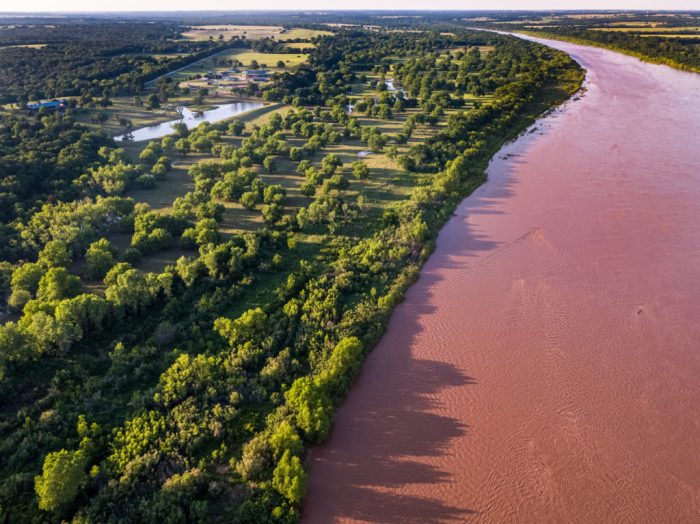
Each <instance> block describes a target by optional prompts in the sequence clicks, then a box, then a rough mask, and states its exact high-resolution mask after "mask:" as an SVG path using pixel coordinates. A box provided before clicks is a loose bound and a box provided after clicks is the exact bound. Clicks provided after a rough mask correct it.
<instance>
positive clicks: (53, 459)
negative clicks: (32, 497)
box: [34, 449, 87, 514]
mask: <svg viewBox="0 0 700 524" xmlns="http://www.w3.org/2000/svg"><path fill="white" fill-rule="evenodd" d="M86 466H87V457H86V456H85V452H84V451H83V450H78V451H68V450H65V449H62V450H61V451H56V452H53V453H49V454H48V455H46V458H45V459H44V465H43V468H42V474H41V475H39V476H36V477H35V478H34V489H35V491H36V494H37V496H38V497H39V508H41V509H43V510H45V511H51V512H53V513H56V514H60V513H61V512H62V511H63V510H64V509H65V507H66V506H67V505H68V504H70V503H71V502H73V500H74V499H75V497H76V496H77V495H78V493H79V492H80V490H81V488H82V487H83V485H84V484H85V480H86V474H85V467H86Z"/></svg>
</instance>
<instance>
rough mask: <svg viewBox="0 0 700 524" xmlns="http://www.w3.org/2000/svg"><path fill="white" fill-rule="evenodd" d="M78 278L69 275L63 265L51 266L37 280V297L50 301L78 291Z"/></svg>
mask: <svg viewBox="0 0 700 524" xmlns="http://www.w3.org/2000/svg"><path fill="white" fill-rule="evenodd" d="M80 288H81V285H80V278H78V277H76V276H75V275H71V274H70V273H69V272H68V270H67V269H66V268H64V267H52V268H50V269H49V270H48V271H47V272H46V274H45V275H44V276H43V277H41V280H40V281H39V289H38V290H37V294H36V296H37V298H39V299H41V300H43V301H46V302H50V301H53V300H59V299H62V298H69V297H73V296H75V295H77V294H78V293H80Z"/></svg>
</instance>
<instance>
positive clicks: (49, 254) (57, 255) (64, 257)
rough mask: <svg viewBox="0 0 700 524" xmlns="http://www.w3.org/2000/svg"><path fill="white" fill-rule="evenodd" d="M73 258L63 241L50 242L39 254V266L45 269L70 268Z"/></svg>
mask: <svg viewBox="0 0 700 524" xmlns="http://www.w3.org/2000/svg"><path fill="white" fill-rule="evenodd" d="M72 261H73V256H72V254H71V252H70V251H69V249H68V247H67V246H66V243H65V242H62V241H61V240H49V241H48V242H47V243H46V245H45V246H44V249H42V250H41V253H39V260H38V262H39V264H41V265H42V266H44V267H47V268H48V267H68V266H70V264H71V262H72Z"/></svg>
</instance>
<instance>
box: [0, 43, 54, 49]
mask: <svg viewBox="0 0 700 524" xmlns="http://www.w3.org/2000/svg"><path fill="white" fill-rule="evenodd" d="M47 45H48V44H15V45H5V46H0V50H2V49H3V48H7V47H26V48H27V49H43V48H45V47H46V46H47Z"/></svg>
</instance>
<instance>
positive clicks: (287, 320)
mask: <svg viewBox="0 0 700 524" xmlns="http://www.w3.org/2000/svg"><path fill="white" fill-rule="evenodd" d="M440 23H442V22H440ZM425 24H426V22H425V20H421V22H420V24H419V25H420V27H423V26H424V25H425ZM144 25H145V24H144ZM59 27H63V28H64V29H65V30H64V31H62V32H61V34H64V35H65V34H68V33H70V32H71V31H70V28H71V26H70V25H65V26H64V24H60V25H59ZM110 27H111V30H112V31H117V32H118V31H119V29H118V27H117V26H116V25H114V26H110ZM139 27H140V26H139ZM441 28H442V27H441V26H440V25H439V23H438V21H436V22H435V29H436V30H435V31H411V32H402V31H382V30H378V29H373V30H366V29H362V28H354V29H353V28H351V29H337V30H336V33H335V34H334V35H332V36H326V37H323V38H322V39H321V40H320V41H319V42H318V44H319V45H318V46H317V47H315V48H313V50H312V53H311V56H310V59H309V62H308V63H306V64H302V65H300V66H297V67H296V68H294V69H292V70H288V71H285V72H283V73H280V74H276V75H275V77H274V79H273V81H272V82H270V83H269V84H267V85H265V86H264V87H263V88H262V93H261V98H262V99H264V100H267V101H271V102H275V103H277V104H279V106H277V107H280V108H284V111H283V112H278V113H273V114H271V116H270V117H269V118H267V119H266V121H265V122H264V123H261V124H260V125H254V126H246V124H245V123H244V122H243V121H242V120H240V119H233V120H228V121H222V122H219V123H216V124H208V123H204V124H202V125H200V126H199V127H198V128H196V129H194V130H187V128H186V127H185V126H184V125H182V126H176V128H175V129H174V131H175V132H174V134H173V135H172V136H168V137H165V138H163V139H162V140H155V141H151V142H149V143H146V144H143V147H142V148H141V149H140V150H139V152H138V158H134V156H133V154H129V152H128V151H125V148H124V147H123V144H118V143H115V142H114V140H112V139H111V138H110V137H108V136H106V135H105V134H103V133H100V132H98V131H96V130H94V129H89V128H87V127H85V126H83V125H80V124H78V123H76V121H75V119H74V118H73V117H72V115H71V111H70V110H69V111H67V112H66V114H65V115H59V114H42V113H40V114H38V115H26V114H23V113H22V112H15V113H8V114H4V115H3V116H1V117H0V183H1V184H2V187H1V189H0V204H1V205H0V212H1V213H2V215H0V221H1V224H2V230H1V231H0V247H1V249H0V257H2V260H3V261H2V262H0V286H1V287H2V290H1V291H2V296H3V297H4V302H5V303H4V304H3V307H4V308H7V309H8V312H9V316H5V317H4V318H3V324H2V325H1V326H0V397H1V398H2V399H3V402H2V403H1V404H2V407H1V408H0V456H2V457H3V460H2V461H1V462H0V519H2V521H4V522H29V521H33V522H59V521H62V520H63V521H72V522H96V523H97V522H100V523H106V522H158V521H164V522H251V523H253V522H255V523H261V522H295V521H297V520H298V518H299V516H300V509H301V503H302V501H303V498H304V494H305V484H306V478H307V475H308V471H307V466H306V463H305V450H306V449H307V448H308V446H310V445H313V444H315V443H318V442H320V441H322V440H324V439H325V438H326V437H327V435H328V434H329V431H330V430H331V426H332V421H333V412H334V406H336V405H337V404H338V402H339V401H340V400H341V399H342V398H343V397H344V395H345V393H346V392H347V390H348V388H349V386H350V385H351V383H352V380H353V378H354V376H355V375H356V373H357V371H358V369H359V367H360V365H361V363H362V361H363V359H364V357H365V356H366V355H367V353H368V352H369V351H371V349H372V347H373V346H374V344H375V343H376V341H377V340H378V339H379V337H380V336H381V334H382V332H383V330H384V327H385V325H386V322H387V320H388V318H389V315H390V314H391V311H392V309H393V307H394V305H395V304H396V303H397V302H398V301H400V300H401V298H402V296H403V293H404V291H405V290H406V288H407V287H408V286H409V285H410V284H411V282H412V281H413V280H414V279H415V278H416V276H417V273H418V270H419V268H420V266H421V265H422V263H423V262H424V261H425V260H426V258H427V256H428V255H429V253H430V251H431V249H432V245H433V240H434V238H435V236H436V234H437V231H438V230H439V228H440V226H441V225H442V224H443V223H444V222H445V220H446V219H447V218H448V217H449V216H450V215H451V213H452V211H453V209H454V207H455V206H456V204H457V203H458V202H459V200H460V199H461V198H463V197H464V196H465V195H466V194H468V193H469V192H471V191H472V190H473V189H474V188H475V187H477V186H478V185H479V184H480V183H481V182H482V181H483V179H484V169H485V167H486V164H487V163H488V160H489V158H490V157H491V156H492V155H493V154H494V153H495V152H496V151H497V150H498V148H499V147H500V146H501V145H502V144H503V143H504V141H506V140H508V139H510V138H513V137H515V136H516V135H517V134H518V133H519V132H521V131H522V130H523V129H525V128H526V127H527V125H529V124H530V123H531V122H532V121H533V119H534V118H535V117H536V116H538V115H539V114H541V113H542V112H543V111H545V110H547V109H549V108H550V107H552V106H553V105H556V104H558V103H560V102H562V101H563V100H565V99H566V98H567V97H569V96H570V95H571V93H573V92H574V91H576V90H577V89H578V87H579V86H580V83H581V81H582V76H583V75H582V71H581V69H580V67H579V66H578V65H577V64H576V63H574V62H573V61H572V60H571V59H570V58H569V57H568V56H566V55H565V54H563V53H560V52H558V51H554V50H552V49H549V48H546V47H544V46H540V45H536V44H533V43H528V42H525V41H521V40H518V39H515V38H511V37H507V36H500V35H495V34H488V33H484V32H477V31H468V30H464V29H454V28H453V29H452V30H451V31H450V32H444V31H443V32H440V29H441ZM442 29H444V28H442ZM131 31H132V29H131V26H130V25H129V26H126V27H125V28H124V32H125V33H124V35H118V36H115V37H114V38H113V39H112V40H113V41H120V42H122V45H125V44H124V42H125V41H126V40H127V36H126V35H127V34H129V35H131V36H130V38H133V34H132V33H131ZM170 31H175V29H173V28H172V27H171V26H170V25H168V24H163V26H162V27H155V28H153V29H152V32H149V31H148V30H147V29H146V28H144V29H143V32H140V33H136V34H137V37H136V38H137V39H139V41H140V43H139V44H138V45H153V46H167V45H169V44H167V42H166V41H164V40H163V39H164V38H166V37H167V35H168V32H170ZM138 35H140V36H138ZM151 36H152V37H153V39H154V42H153V43H152V44H150V43H149V44H145V42H150V39H151ZM55 41H56V44H55V45H59V46H69V47H70V46H78V48H79V46H80V43H79V42H78V41H73V40H70V39H67V40H66V41H62V40H61V38H58V37H57V39H56V40H55ZM51 45H54V44H51ZM105 45H106V46H107V45H110V44H109V43H106V44H105ZM255 45H256V46H257V48H259V49H271V50H274V51H275V52H277V50H278V49H279V45H278V44H277V43H275V42H272V41H263V42H259V43H257V44H255ZM43 51H44V50H42V52H43ZM0 53H2V52H1V51H0ZM21 56H22V55H17V57H16V58H15V59H14V62H13V63H14V65H15V67H17V68H20V69H21V68H23V67H27V64H26V63H24V62H23V60H24V59H23V58H21ZM3 60H5V59H3ZM112 66H113V64H112V62H111V60H107V61H103V62H100V61H98V62H94V63H93V67H94V68H95V70H94V74H95V76H94V77H90V74H92V73H86V76H85V77H84V78H83V79H82V80H84V81H86V82H88V83H90V84H92V83H93V81H94V80H95V79H97V78H99V77H102V76H103V75H104V78H112V79H113V70H112V69H111V68H112ZM135 67H136V68H137V69H138V68H140V67H141V65H139V64H135ZM126 74H129V73H126ZM138 75H141V76H139V78H138V79H136V80H135V84H134V85H133V88H134V89H137V90H140V89H142V87H141V86H140V85H137V84H139V83H140V82H141V81H142V80H143V78H145V77H144V76H143V75H142V73H138V74H137V76H138ZM59 77H60V78H61V79H62V80H61V82H68V83H66V84H61V83H60V82H59V83H58V84H51V85H52V86H53V87H51V88H49V87H45V86H42V85H41V83H40V82H39V76H37V77H35V78H36V80H34V81H32V89H37V90H41V89H59V88H57V87H56V85H65V86H68V85H70V81H71V80H70V70H69V69H66V70H65V71H64V73H61V74H60V75H59ZM59 77H57V78H59ZM117 78H119V77H117ZM389 78H391V79H392V80H393V82H395V83H396V84H397V85H399V86H401V89H397V90H391V91H390V90H389V89H388V88H387V83H386V81H387V80H388V79H389ZM44 80H45V85H49V84H50V80H51V79H49V78H46V77H45V78H44ZM5 81H8V80H5ZM10 81H11V80H10ZM130 85H131V84H130ZM18 89H20V90H23V89H26V85H22V86H21V87H18ZM61 89H62V88H61ZM110 89H112V88H110ZM139 92H140V91H139ZM358 92H359V93H362V95H360V96H359V97H355V98H354V99H353V101H354V106H355V107H354V111H353V112H352V113H348V110H347V106H348V104H349V103H350V101H351V99H350V96H351V95H352V94H353V93H358ZM110 94H114V93H110ZM386 124H392V125H395V126H398V130H397V131H396V132H387V131H382V129H386V127H384V126H385V125H386ZM347 143H360V144H361V145H362V147H364V148H365V149H366V150H367V151H368V152H371V153H373V154H375V155H384V157H386V158H387V162H389V164H390V165H391V166H395V167H392V169H394V170H395V171H394V175H393V178H391V180H390V183H391V185H393V186H395V187H397V188H399V189H401V190H402V191H403V193H396V194H397V195H401V194H402V195H405V197H404V198H386V199H381V198H375V199H374V200H373V201H370V200H371V199H370V198H369V197H368V196H366V195H364V194H360V195H359V196H358V194H357V191H355V192H353V191H354V188H357V187H361V184H362V183H363V182H364V181H366V180H368V179H369V180H371V179H372V177H374V176H377V174H376V173H373V172H372V169H370V168H369V167H368V163H366V162H364V161H363V160H362V159H361V158H357V159H356V160H354V161H353V162H351V163H348V162H343V160H342V159H341V158H340V156H339V155H338V154H336V153H335V152H333V151H335V149H334V148H338V147H341V146H342V145H343V144H347ZM194 154H198V155H206V156H207V160H202V161H199V162H194V163H192V165H191V167H189V176H190V178H191V180H192V183H193V187H192V189H191V190H190V191H188V192H186V193H185V194H183V195H182V196H180V197H178V198H177V199H175V201H174V202H173V203H172V206H171V208H170V209H169V210H168V211H167V212H156V211H154V210H152V209H150V208H149V206H148V205H147V204H145V203H143V202H139V201H137V200H135V199H134V198H132V197H131V196H129V195H130V194H131V193H130V191H131V190H132V189H133V188H148V187H153V186H156V185H158V184H168V183H171V182H170V180H169V178H168V177H169V172H170V171H171V170H172V168H173V165H172V164H173V159H178V160H184V159H187V158H188V157H189V156H190V155H194ZM384 157H383V158H384ZM280 165H285V166H287V165H292V166H293V176H294V177H296V179H297V180H298V183H299V187H300V192H301V194H302V195H303V197H304V200H303V202H304V205H301V206H298V205H297V206H293V205H292V202H291V198H290V195H289V194H288V192H287V190H285V188H284V187H283V186H282V184H279V183H275V181H274V177H275V176H276V173H277V172H278V170H279V166H280ZM229 203H235V204H240V205H241V206H242V207H244V208H245V209H248V210H251V211H254V212H255V213H259V216H261V218H262V221H261V225H260V227H258V228H257V229H254V230H249V231H242V232H240V233H233V234H223V233H222V232H221V227H222V226H221V224H222V216H223V215H224V213H225V212H226V211H225V210H226V204H229ZM370 204H374V205H373V206H372V205H370ZM114 235H121V236H126V237H128V238H129V239H130V240H129V242H128V245H127V246H125V247H123V246H122V247H118V246H117V245H116V243H115V242H113V240H112V239H113V238H114ZM174 248H177V249H181V250H183V252H184V253H185V254H184V255H183V256H181V257H180V258H178V259H177V261H176V263H174V264H169V265H166V266H165V268H164V269H163V270H162V271H159V272H147V271H143V270H140V269H139V268H138V263H139V261H140V260H141V259H143V258H144V257H148V256H150V255H151V254H154V253H159V252H162V251H163V250H167V249H174Z"/></svg>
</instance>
